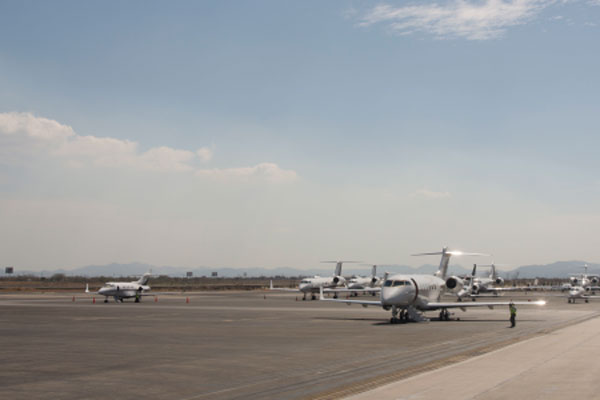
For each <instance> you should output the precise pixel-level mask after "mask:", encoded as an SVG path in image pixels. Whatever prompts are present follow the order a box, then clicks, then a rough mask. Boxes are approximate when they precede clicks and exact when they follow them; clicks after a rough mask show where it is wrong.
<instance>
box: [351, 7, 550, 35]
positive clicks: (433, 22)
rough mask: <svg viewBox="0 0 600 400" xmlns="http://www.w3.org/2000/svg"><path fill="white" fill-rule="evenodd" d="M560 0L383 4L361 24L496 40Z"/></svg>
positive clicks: (404, 33)
mask: <svg viewBox="0 0 600 400" xmlns="http://www.w3.org/2000/svg"><path fill="white" fill-rule="evenodd" d="M553 3H556V0H484V1H473V0H453V1H451V2H447V3H444V4H442V5H440V4H437V3H428V4H422V3H416V4H415V5H409V6H403V7H393V6H391V5H388V4H381V5H378V6H376V7H374V8H373V9H372V10H371V11H369V12H368V13H367V14H366V15H365V16H364V17H363V18H362V20H361V21H360V23H359V26H363V27H367V26H371V25H374V24H378V23H385V24H388V27H389V29H390V30H391V31H393V32H395V33H398V34H401V35H407V34H412V33H415V32H425V33H429V34H432V35H434V36H436V37H438V38H448V37H450V38H466V39H469V40H488V39H495V38H498V37H500V36H502V35H503V34H504V32H505V31H506V29H507V28H509V27H511V26H516V25H520V24H523V23H526V22H528V21H530V20H531V19H533V18H534V17H535V16H536V15H537V14H538V13H540V11H541V10H543V9H544V8H545V7H547V6H549V5H551V4H553Z"/></svg>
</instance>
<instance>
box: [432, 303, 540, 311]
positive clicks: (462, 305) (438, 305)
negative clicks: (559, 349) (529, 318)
mask: <svg viewBox="0 0 600 400" xmlns="http://www.w3.org/2000/svg"><path fill="white" fill-rule="evenodd" d="M510 303H511V302H510V301H486V302H484V301H477V302H467V301H463V302H452V303H436V302H433V303H427V307H425V308H426V309H428V310H437V309H440V308H460V309H462V310H463V311H464V310H465V309H466V308H471V307H488V308H490V309H492V308H494V307H502V306H504V307H506V306H508V305H509V304H510ZM512 304H514V305H515V306H543V305H546V301H544V300H535V301H513V302H512Z"/></svg>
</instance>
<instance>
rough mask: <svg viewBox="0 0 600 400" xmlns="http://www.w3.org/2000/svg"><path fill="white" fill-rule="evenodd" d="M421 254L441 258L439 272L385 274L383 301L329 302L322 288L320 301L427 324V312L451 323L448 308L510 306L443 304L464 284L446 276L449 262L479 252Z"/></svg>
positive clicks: (539, 304) (540, 303) (522, 303)
mask: <svg viewBox="0 0 600 400" xmlns="http://www.w3.org/2000/svg"><path fill="white" fill-rule="evenodd" d="M413 255H415V256H421V255H441V256H442V258H441V261H440V266H439V269H438V271H437V272H436V273H435V274H433V275H423V274H411V275H407V274H396V275H392V276H389V274H387V273H386V274H385V276H384V284H383V287H382V288H381V291H380V300H378V301H376V300H370V301H369V300H348V299H346V300H341V299H329V298H325V297H324V296H323V288H321V289H320V298H319V299H320V300H321V301H331V302H338V303H346V304H360V305H362V306H363V307H368V306H378V307H382V308H383V309H384V310H391V312H392V317H391V318H390V323H392V324H395V323H398V322H403V321H415V322H424V321H429V319H427V318H426V317H425V316H424V315H423V312H425V311H436V310H439V311H440V314H439V318H440V320H446V321H447V320H449V319H450V313H449V311H448V310H449V309H452V308H460V309H461V310H463V311H466V309H467V308H470V307H488V308H490V309H493V307H499V306H508V305H509V304H510V303H511V302H508V301H502V302H476V303H475V302H473V303H464V302H441V301H440V297H441V295H442V293H443V292H445V291H447V290H449V291H451V292H454V293H456V292H458V291H459V290H461V289H462V288H463V285H464V281H463V280H462V279H460V278H459V277H456V276H450V277H447V276H446V274H447V272H448V262H449V261H450V257H451V256H453V255H456V256H459V255H464V256H476V255H483V254H480V253H464V252H461V251H451V250H448V248H447V247H444V248H443V249H442V251H441V252H433V253H420V254H413ZM512 304H515V305H538V306H542V305H545V304H546V302H545V301H543V300H539V301H515V302H512Z"/></svg>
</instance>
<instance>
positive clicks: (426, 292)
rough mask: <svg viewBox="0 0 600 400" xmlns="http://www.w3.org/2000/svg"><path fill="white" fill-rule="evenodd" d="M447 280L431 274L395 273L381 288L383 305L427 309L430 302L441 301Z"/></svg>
mask: <svg viewBox="0 0 600 400" xmlns="http://www.w3.org/2000/svg"><path fill="white" fill-rule="evenodd" d="M444 289H445V281H444V280H443V279H441V278H438V277H436V276H432V275H431V276H430V275H393V276H389V277H388V278H387V280H386V281H385V282H384V283H383V287H382V288H381V304H382V305H383V307H390V306H396V307H401V308H405V307H408V306H414V307H417V308H419V309H427V304H428V303H429V302H437V301H439V298H440V295H441V293H442V291H443V290H444Z"/></svg>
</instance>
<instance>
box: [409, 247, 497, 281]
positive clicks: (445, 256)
mask: <svg viewBox="0 0 600 400" xmlns="http://www.w3.org/2000/svg"><path fill="white" fill-rule="evenodd" d="M433 255H441V256H442V259H441V260H440V267H439V269H438V270H437V272H436V273H435V274H433V275H434V276H437V277H438V278H441V279H446V274H447V273H448V262H449V261H450V256H489V254H483V253H465V252H462V251H455V250H452V251H449V250H448V247H444V248H443V249H442V251H436V252H433V253H419V254H413V256H433Z"/></svg>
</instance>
